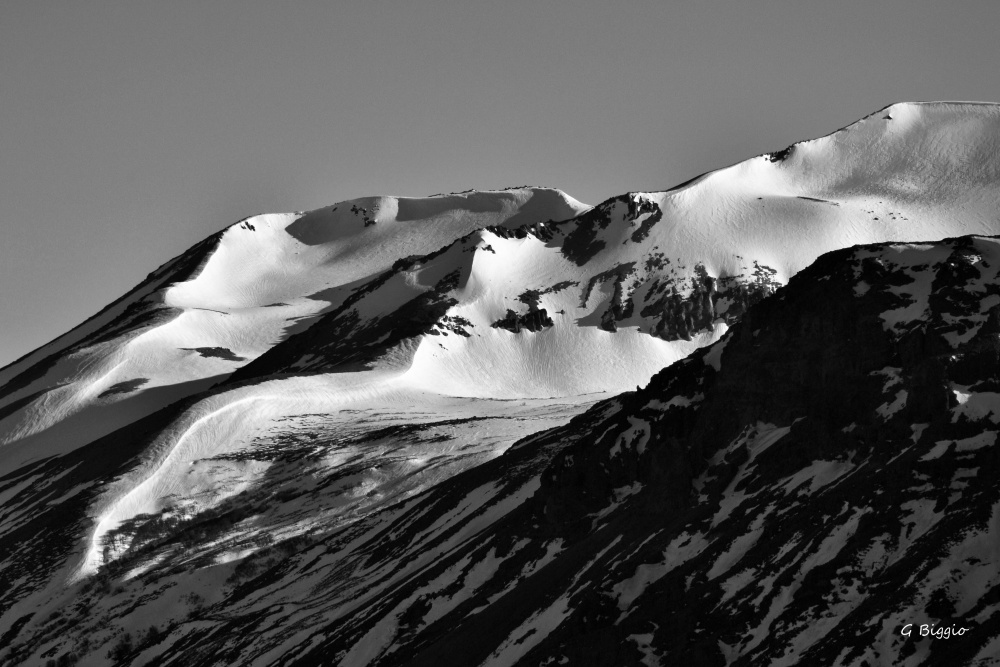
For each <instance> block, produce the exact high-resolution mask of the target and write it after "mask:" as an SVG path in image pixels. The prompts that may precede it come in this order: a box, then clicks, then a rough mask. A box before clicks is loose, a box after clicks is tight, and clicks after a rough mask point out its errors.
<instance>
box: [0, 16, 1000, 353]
mask: <svg viewBox="0 0 1000 667" xmlns="http://www.w3.org/2000/svg"><path fill="white" fill-rule="evenodd" d="M998 28H1000V3H998V2H996V0H992V1H990V0H987V1H983V2H964V3H963V2H954V1H953V2H926V1H923V0H898V1H895V0H894V1H872V0H864V1H854V0H838V1H837V2H801V0H799V1H795V2H792V1H788V2H785V1H778V2H753V1H746V0H745V1H741V2H737V1H734V2H713V1H712V0H699V1H698V2H684V3H681V2H607V1H605V2H596V1H591V0H585V1H579V2H552V1H536V2H529V3H520V2H510V1H505V2H491V3H486V2H469V0H442V1H440V2H382V1H379V0H368V1H366V2H357V3H354V2H342V1H340V2H333V1H327V2H306V1H299V2H277V1H271V2H261V1H256V0H242V1H240V2H221V1H218V0H213V1H211V2H204V1H203V0H199V1H197V2H176V1H172V2H168V1H164V0H158V1H155V2H145V1H129V2H124V1H123V2H96V1H86V2H53V1H50V0H48V1H47V0H19V1H11V0H0V314H2V315H0V366H2V365H5V364H6V363H9V362H10V361H12V360H13V359H14V358H16V357H18V356H20V355H22V354H24V353H26V352H28V351H29V350H31V349H34V348H35V347H37V346H39V345H41V344H43V343H45V342H47V341H48V340H50V339H52V338H54V337H55V336H57V335H59V334H61V333H63V332H64V331H66V330H68V329H69V328H70V327H72V326H74V325H76V324H78V323H79V322H81V321H82V320H83V319H85V318H86V317H88V316H89V315H91V314H93V313H94V312H96V311H97V310H99V309H100V308H102V307H103V306H104V305H105V304H107V303H109V302H110V301H112V300H114V299H115V298H117V297H118V296H120V295H121V294H122V293H124V292H125V291H127V290H128V289H129V288H131V287H132V286H133V285H135V284H136V283H137V282H139V281H140V280H141V279H142V278H143V277H145V275H146V274H147V273H149V272H150V271H152V270H153V269H154V268H155V267H156V266H158V265H159V264H161V263H163V262H164V261H166V260H167V259H169V258H170V257H173V256H174V255H176V254H178V253H180V252H182V251H184V250H185V249H186V248H188V247H189V246H191V245H193V244H194V243H196V242H197V241H199V240H201V239H202V238H204V237H205V236H207V235H208V234H210V233H212V232H215V231H217V230H218V229H220V228H222V227H224V226H226V225H228V224H230V223H232V222H235V221H236V220H238V219H239V218H242V217H245V216H247V215H250V214H253V213H262V212H270V211H288V210H303V209H310V208H316V207H319V206H323V205H325V204H330V203H334V202H336V201H340V200H343V199H349V198H353V197H359V196H365V195H373V194H392V195H407V196H420V195H428V194H433V193H437V192H450V191H458V190H465V189H468V188H480V189H487V188H499V187H505V186H513V185H523V184H537V185H545V186H552V187H558V188H561V189H563V190H565V191H567V192H568V193H569V194H571V195H573V196H574V197H576V198H577V199H580V200H582V201H584V202H587V203H591V204H594V203H598V202H599V201H601V200H603V199H606V198H608V197H611V196H614V195H616V194H620V193H623V192H627V191H629V190H653V189H665V188H668V187H670V186H672V185H675V184H677V183H679V182H681V181H684V180H687V179H688V178H690V177H692V176H695V175H697V174H699V173H701V172H704V171H707V170H709V169H715V168H719V167H723V166H726V165H728V164H731V163H733V162H737V161H740V160H743V159H746V158H749V157H752V156H753V155H756V154H759V153H763V152H765V151H769V150H776V149H780V148H783V147H785V146H787V145H788V144H790V143H793V142H795V141H799V140H802V139H807V138H811V137H814V136H819V135H823V134H827V133H829V132H831V131H833V130H836V129H837V128H839V127H842V126H844V125H846V124H848V123H851V122H853V121H854V120H857V119H858V118H860V117H861V116H864V115H866V114H868V113H871V112H873V111H875V110H876V109H878V108H880V107H882V106H885V105H887V104H890V103H892V102H900V101H909V100H934V99H957V100H985V101H1000V89H998V86H1000V66H998V63H1000V39H998V38H997V36H996V31H997V29H998Z"/></svg>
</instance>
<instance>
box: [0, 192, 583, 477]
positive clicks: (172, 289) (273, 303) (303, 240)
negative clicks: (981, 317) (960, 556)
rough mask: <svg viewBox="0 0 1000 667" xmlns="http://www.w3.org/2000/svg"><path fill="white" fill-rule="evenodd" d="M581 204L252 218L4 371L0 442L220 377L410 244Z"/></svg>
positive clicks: (67, 428) (49, 432)
mask: <svg viewBox="0 0 1000 667" xmlns="http://www.w3.org/2000/svg"><path fill="white" fill-rule="evenodd" d="M586 208H587V207H586V206H584V205H583V204H580V203H579V202H577V201H576V200H574V199H572V198H571V197H569V196H568V195H565V194H564V193H562V192H559V191H558V190H550V189H543V188H523V189H514V190H508V191H501V192H471V193H465V194H457V195H448V196H437V197H428V198H424V199H410V198H402V197H370V198H365V199H358V200H353V201H348V202H342V203H340V204H337V205H335V206H332V207H327V208H323V209H319V210H316V211H312V212H310V213H306V214H301V213H298V214H281V215H261V216H255V217H252V218H247V219H246V220H243V221H242V222H240V223H237V224H235V225H233V226H231V227H229V228H228V229H226V230H224V231H222V232H220V233H218V234H215V235H213V236H212V237H210V238H208V239H206V240H205V241H204V242H202V243H200V244H198V245H197V246H195V247H194V248H192V249H191V250H190V251H188V252H187V253H185V254H184V255H182V256H180V257H178V258H176V259H174V260H171V261H170V262H168V263H167V264H165V265H164V266H162V267H160V268H159V269H157V270H156V271H155V272H153V273H151V274H150V275H149V277H148V278H147V279H146V280H145V281H144V282H143V283H142V284H141V285H139V286H138V287H136V288H135V289H134V290H133V291H132V292H130V293H129V294H127V295H125V296H124V297H122V298H121V299H120V300H118V301H116V302H115V303H113V304H111V305H110V306H108V307H107V308H106V309H105V310H104V311H102V312H101V313H99V314H98V315H96V316H94V317H93V318H91V319H90V320H88V321H87V322H85V323H83V324H82V325H80V326H79V327H77V328H76V329H74V330H73V331H71V332H69V333H68V334H66V335H64V336H62V337H60V338H58V339H56V340H55V341H53V342H52V343H50V344H48V345H46V346H43V347H42V348H40V349H39V350H37V351H35V352H33V353H32V354H29V355H27V356H26V357H24V358H23V359H21V360H19V361H17V362H15V363H14V364H12V365H11V366H8V367H7V368H5V369H3V370H2V371H0V443H8V445H7V447H8V449H9V443H17V442H22V443H23V442H25V440H26V439H28V441H29V443H30V444H26V445H25V446H26V447H28V448H30V449H31V451H32V454H31V455H32V456H35V457H37V456H40V455H44V454H47V453H56V452H59V451H67V450H68V449H71V448H73V447H74V446H79V445H82V444H85V443H86V442H89V441H90V440H93V439H95V438H97V437H100V436H102V435H104V434H106V433H109V432H111V431H113V430H114V429H115V428H118V427H121V426H124V425H126V424H128V423H130V422H133V421H135V420H136V419H138V418H140V417H143V416H145V415H147V414H150V413H152V412H154V411H156V410H157V409H159V408H162V407H163V406H165V405H167V404H169V403H172V402H174V401H176V400H178V399H181V398H184V397H186V396H191V395H193V394H197V393H198V392H201V391H204V390H205V389H208V388H209V387H210V386H212V385H213V384H215V383H217V382H219V381H221V380H223V379H225V378H226V377H228V376H229V375H230V374H231V373H232V372H233V371H234V370H236V369H237V368H239V367H241V366H242V365H244V364H246V363H247V362H248V361H250V360H253V359H255V358H256V357H258V356H260V355H261V354H262V353H263V352H265V351H266V350H268V349H269V348H271V347H272V346H273V345H275V344H276V343H278V342H279V341H280V340H282V339H283V338H285V337H287V336H289V335H291V334H292V333H294V332H296V331H299V330H301V329H304V328H307V327H308V326H309V324H310V323H311V322H312V321H314V319H315V318H316V317H317V316H319V315H320V314H321V313H323V312H325V311H327V310H330V309H331V308H335V307H336V306H338V305H340V303H341V302H342V301H343V300H344V299H345V298H346V297H347V296H348V295H349V294H350V293H351V291H352V289H354V288H355V287H356V286H357V285H358V284H362V283H364V282H365V281H367V280H370V279H371V278H372V277H374V276H377V275H379V274H380V273H382V272H384V271H386V270H388V269H389V268H390V267H391V266H392V264H393V263H394V262H396V261H397V260H399V259H400V258H402V257H407V256H410V255H422V254H426V253H430V252H432V251H435V250H437V249H439V248H441V247H442V246H445V245H447V244H449V243H451V242H453V241H454V240H455V239H457V238H460V237H462V236H464V235H466V234H468V233H470V232H471V231H472V230H474V229H479V228H481V227H483V226H486V225H495V226H497V227H498V228H502V227H503V226H505V225H508V226H514V227H518V226H520V225H522V224H525V223H534V222H544V221H549V220H562V219H565V218H567V217H572V216H574V215H576V214H578V213H580V212H581V211H583V210H586ZM32 436H35V437H32Z"/></svg>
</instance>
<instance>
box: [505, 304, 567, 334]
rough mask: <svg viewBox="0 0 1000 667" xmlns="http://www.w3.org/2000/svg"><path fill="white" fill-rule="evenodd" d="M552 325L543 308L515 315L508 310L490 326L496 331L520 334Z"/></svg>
mask: <svg viewBox="0 0 1000 667" xmlns="http://www.w3.org/2000/svg"><path fill="white" fill-rule="evenodd" d="M553 325H554V323H553V322H552V318H551V317H549V314H548V313H547V312H545V309H544V308H540V309H536V310H531V311H529V312H527V313H523V314H520V313H515V312H514V311H513V310H510V309H509V308H508V309H507V314H506V315H505V316H504V317H503V318H502V319H499V320H497V321H496V322H494V323H493V324H492V325H490V326H492V327H494V328H496V329H506V330H507V331H510V332H512V333H521V330H522V329H525V330H527V331H541V330H542V329H547V328H548V327H551V326H553Z"/></svg>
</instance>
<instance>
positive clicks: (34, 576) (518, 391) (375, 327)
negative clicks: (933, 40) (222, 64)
mask: <svg viewBox="0 0 1000 667" xmlns="http://www.w3.org/2000/svg"><path fill="white" fill-rule="evenodd" d="M998 176H1000V106H996V105H984V104H902V105H894V106H892V107H888V108H887V109H885V110H882V111H880V112H878V113H876V114H873V115H872V116H869V117H867V118H865V119H863V120H861V121H858V122H857V123H855V124H853V125H851V126H849V127H847V128H844V129H842V130H840V131H838V132H835V133H834V134H831V135H829V136H827V137H823V138H821V139H816V140H813V141H808V142H802V143H798V144H795V145H793V146H790V147H789V148H787V149H785V150H782V151H778V152H776V153H771V154H767V155H764V156H759V157H756V158H753V159H751V160H748V161H746V162H743V163H740V164H737V165H734V166H732V167H729V168H727V169H723V170H720V171H716V172H712V173H710V174H706V175H703V176H701V177H698V178H696V179H694V180H692V181H690V182H688V183H685V184H683V185H682V186H678V187H677V188H674V189H672V190H668V191H664V192H652V193H629V194H626V195H622V196H620V197H616V198H613V199H611V200H608V201H606V202H604V203H602V204H600V205H598V206H595V207H587V206H585V205H583V204H581V203H580V202H577V201H576V200H574V199H572V198H571V197H569V196H568V195H566V194H564V193H562V192H559V191H557V190H551V189H544V188H518V189H512V190H507V191H498V192H471V193H461V194H452V195H438V196H434V197H429V198H424V199H410V198H399V197H376V198H366V199H359V200H353V201H349V202H342V203H340V204H337V205H335V206H332V207H327V208H324V209H319V210H317V211H312V212H309V213H296V214H287V215H264V216H256V217H252V218H248V219H246V220H244V221H242V222H240V223H238V224H236V225H233V226H231V227H229V228H227V229H226V230H224V231H223V232H220V233H219V234H216V235H214V236H212V237H210V238H209V239H206V240H205V241H203V242H202V243H200V244H198V245H196V246H194V247H193V248H192V249H191V250H190V251H188V252H187V253H185V254H184V255H182V256H180V257H178V258H176V259H174V260H171V261H170V262H168V263H167V264H165V265H164V266H162V267H160V268H159V269H157V271H155V272H153V273H152V274H150V276H149V277H148V278H147V279H146V280H145V281H144V282H143V283H142V284H140V285H139V286H138V287H137V288H135V289H134V290H133V291H132V292H130V293H129V294H127V295H125V296H124V297H122V299H120V300H119V301H117V302H115V303H114V304H112V305H111V306H109V307H108V308H106V309H105V310H104V311H102V312H101V313H99V314H98V315H96V316H95V317H94V318H91V319H90V320H88V321H87V322H85V323H84V324H82V325H81V326H80V327H77V328H76V329H74V330H73V331H71V332H69V333H68V334H66V335H65V336H63V337H61V338H59V339H57V340H55V341H53V342H52V343H50V344H48V345H46V346H44V347H42V348H40V349H39V350H37V351H36V352H34V353H32V354H30V355H27V356H26V357H24V358H22V359H20V360H18V361H17V362H15V363H14V364H12V365H11V366H8V367H7V368H5V369H3V370H2V371H0V661H6V662H7V663H10V664H21V663H24V664H45V662H46V661H47V660H50V659H51V660H54V661H57V663H58V661H59V660H62V661H70V660H71V659H73V658H81V659H84V660H85V661H86V662H87V663H88V664H129V663H131V664H137V665H138V664H169V663H171V662H173V661H183V662H185V663H190V664H205V665H209V664H212V665H215V664H232V663H239V664H261V665H269V664H345V665H363V664H515V663H518V662H519V661H523V662H524V664H567V663H566V660H568V661H569V664H639V663H640V662H642V661H645V662H646V663H647V664H656V663H657V662H658V661H661V662H662V664H758V663H760V662H765V663H775V664H782V663H783V664H796V663H797V662H800V661H803V660H804V661H807V662H808V663H809V664H833V663H835V662H837V661H838V660H839V661H840V663H841V664H861V663H862V662H863V661H868V662H869V663H873V664H896V663H897V662H903V661H905V660H908V661H910V663H912V664H933V663H934V661H936V660H943V659H944V658H942V657H941V656H944V655H947V656H953V655H959V653H960V652H961V651H965V653H961V655H962V656H964V657H963V659H964V660H966V662H968V661H970V660H972V659H973V658H975V657H976V656H977V655H979V656H980V657H983V658H988V659H994V658H995V657H996V656H997V655H1000V639H994V637H996V636H997V635H998V634H1000V626H998V628H995V629H994V630H990V628H993V625H995V624H996V623H1000V620H997V619H1000V616H997V615H996V604H997V603H996V600H995V599H994V598H995V597H996V594H995V593H993V592H991V591H995V590H998V589H996V588H995V586H996V583H997V576H996V574H997V572H996V567H997V565H996V564H997V563H998V562H1000V553H998V551H997V549H998V548H1000V546H998V545H1000V536H998V534H997V533H996V530H997V527H996V526H994V525H993V524H995V523H996V521H997V517H998V516H1000V510H998V509H996V507H998V506H997V504H996V503H997V502H998V499H997V498H995V496H996V495H997V491H996V488H995V484H992V483H991V480H990V479H989V475H987V474H984V475H983V476H978V475H977V473H976V472H973V471H974V470H975V471H978V470H980V469H981V470H983V471H988V470H990V469H991V468H990V465H991V462H992V464H995V461H994V460H993V459H995V456H994V454H993V452H994V448H993V447H992V445H993V439H995V437H994V436H995V433H992V430H991V429H992V427H993V426H995V424H994V423H993V411H994V410H998V411H1000V403H998V404H997V405H996V406H994V405H993V403H994V402H996V401H995V398H996V397H995V396H994V394H992V393H991V391H992V389H993V386H992V384H991V383H996V382H997V381H1000V380H997V379H996V378H994V377H993V376H994V375H995V374H996V372H997V358H996V350H997V348H996V345H995V340H996V338H997V332H1000V328H997V329H996V331H994V330H993V329H994V328H996V327H1000V320H997V321H996V322H994V321H993V320H995V319H997V318H996V317H995V316H994V315H995V314H994V313H993V310H995V308H996V306H997V305H998V304H1000V284H998V282H997V280H996V270H997V268H1000V250H998V249H997V247H996V245H997V242H996V241H994V240H991V239H988V238H975V239H973V238H966V239H962V240H957V241H949V242H943V243H933V242H934V241H937V240H939V239H942V238H945V237H957V236H965V235H969V234H980V235H994V234H1000V216H998V213H997V211H1000V187H998V185H997V184H998V182H1000V181H998ZM887 241H892V242H895V243H896V245H885V246H872V247H866V248H860V249H853V250H843V251H837V252H833V253H831V254H827V255H824V256H823V257H822V258H821V259H820V261H819V262H817V263H816V264H814V265H813V266H812V267H810V268H809V269H808V270H805V271H803V269H806V267H807V266H809V265H810V264H813V262H814V261H815V260H816V259H817V257H819V256H820V255H822V254H823V253H827V252H829V251H836V250H837V249H839V248H849V247H851V246H856V245H858V244H871V243H879V242H887ZM904 242H924V245H912V244H904V245H899V244H900V243H904ZM800 272H801V273H800ZM792 276H796V277H795V278H794V279H793V280H792V284H790V285H789V286H788V287H787V288H785V289H781V290H780V292H779V295H778V296H776V297H774V298H770V299H767V298H765V297H767V296H769V295H770V294H772V293H773V292H775V290H777V289H778V288H779V287H781V286H782V285H785V284H786V283H788V282H789V279H790V278H791V277H792ZM737 322H741V323H740V324H738V325H737V324H736V323H737ZM734 325H736V327H735V328H734V329H732V330H731V331H730V333H728V334H726V332H727V330H729V328H730V327H733V326H734ZM722 336H725V337H724V338H723V339H722V341H721V342H718V343H716V341H717V340H719V338H720V337H722ZM990 341H993V342H992V343H991V342H990ZM713 343H714V345H713ZM709 345H711V347H705V346H709ZM699 348H702V349H701V351H698V350H699ZM991 355H992V356H991ZM682 360H683V361H682ZM678 362H679V363H678ZM661 369H663V370H661ZM651 378H652V380H651ZM640 385H645V387H644V388H641V389H639V388H638V386H640ZM616 395H617V397H613V396H616ZM991 434H992V435H991ZM514 443H517V444H514ZM942 443H944V444H942ZM980 459H981V460H980ZM892 526H895V527H894V528H892V529H891V530H890V527H892ZM946 612H947V613H946ZM994 617H995V618H994ZM923 619H930V620H927V621H925V620H923ZM905 622H913V623H915V624H916V627H917V628H919V625H920V624H921V623H925V622H926V623H937V624H938V625H940V624H942V623H944V624H950V623H952V622H954V623H956V624H957V623H960V622H961V623H964V624H965V626H968V627H972V626H975V628H976V630H975V631H970V632H969V633H968V634H963V636H962V637H960V638H956V639H952V640H949V641H947V642H945V641H944V640H939V641H938V643H936V644H935V643H933V642H932V641H931V640H930V639H925V640H921V639H920V638H919V637H916V636H915V637H911V638H910V639H908V640H904V638H902V637H901V636H900V635H899V632H898V629H897V628H896V626H897V625H902V624H905ZM991 642H992V643H991ZM938 646H942V647H943V648H936V647H938ZM956 647H964V648H961V649H959V648H956ZM955 651H959V653H955ZM942 664H943V663H942ZM983 664H986V663H983Z"/></svg>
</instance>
